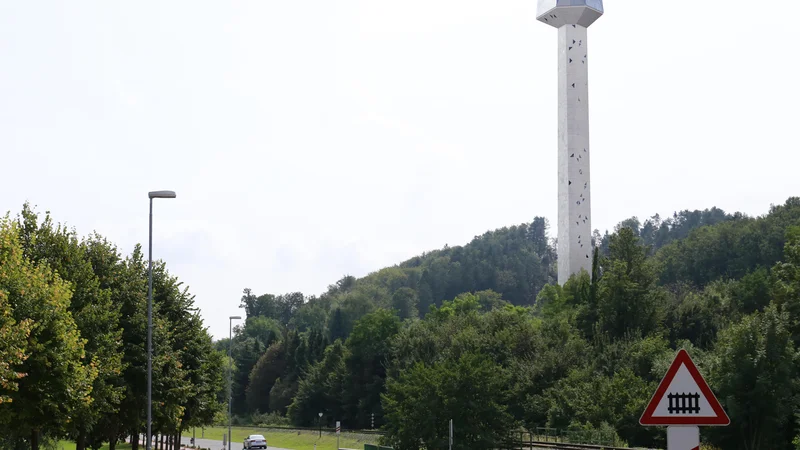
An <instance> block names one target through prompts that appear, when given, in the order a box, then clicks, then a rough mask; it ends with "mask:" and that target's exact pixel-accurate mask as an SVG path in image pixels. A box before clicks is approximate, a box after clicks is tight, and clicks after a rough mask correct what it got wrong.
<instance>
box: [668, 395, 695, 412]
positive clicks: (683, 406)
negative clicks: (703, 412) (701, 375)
mask: <svg viewBox="0 0 800 450" xmlns="http://www.w3.org/2000/svg"><path fill="white" fill-rule="evenodd" d="M667 399H668V400H669V406H668V407H667V410H668V411H669V413H670V414H700V394H698V393H696V392H695V393H694V394H684V393H681V394H669V395H667Z"/></svg>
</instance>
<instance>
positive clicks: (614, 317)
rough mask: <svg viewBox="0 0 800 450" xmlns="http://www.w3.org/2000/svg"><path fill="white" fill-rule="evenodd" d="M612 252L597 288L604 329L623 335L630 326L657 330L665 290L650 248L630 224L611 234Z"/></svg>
mask: <svg viewBox="0 0 800 450" xmlns="http://www.w3.org/2000/svg"><path fill="white" fill-rule="evenodd" d="M609 249H610V255H609V258H608V260H607V261H606V267H604V271H603V275H602V277H601V278H600V281H599V282H598V288H597V309H598V310H597V318H598V321H599V325H600V329H601V331H602V332H605V333H608V334H609V335H610V336H612V337H622V336H624V335H625V334H626V332H627V331H628V330H639V332H642V333H646V332H651V331H654V330H657V329H658V328H659V327H660V326H661V324H662V321H663V318H664V313H665V312H664V305H665V299H666V297H665V293H664V292H663V290H662V289H661V288H660V287H659V286H658V285H657V284H656V280H657V279H656V272H655V268H654V267H653V266H652V265H651V264H650V262H649V261H647V253H648V249H647V248H646V247H644V246H643V245H641V243H640V240H639V238H638V237H636V235H634V233H633V231H632V230H631V229H630V228H622V229H621V230H620V231H619V232H618V233H617V234H615V235H613V236H612V237H611V241H610V244H609Z"/></svg>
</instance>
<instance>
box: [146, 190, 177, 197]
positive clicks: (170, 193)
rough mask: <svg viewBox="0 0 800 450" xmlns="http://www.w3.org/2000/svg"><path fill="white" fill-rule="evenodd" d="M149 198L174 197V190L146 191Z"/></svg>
mask: <svg viewBox="0 0 800 450" xmlns="http://www.w3.org/2000/svg"><path fill="white" fill-rule="evenodd" d="M147 196H148V197H150V198H175V191H151V192H148V193H147Z"/></svg>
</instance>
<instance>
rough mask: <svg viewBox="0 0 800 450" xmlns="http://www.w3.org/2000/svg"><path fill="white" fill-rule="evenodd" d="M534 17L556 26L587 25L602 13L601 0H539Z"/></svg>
mask: <svg viewBox="0 0 800 450" xmlns="http://www.w3.org/2000/svg"><path fill="white" fill-rule="evenodd" d="M536 14H537V16H536V19H537V20H539V21H541V22H544V23H546V24H548V25H551V26H554V27H556V28H561V27H562V26H564V25H580V26H582V27H588V26H589V25H591V24H593V23H594V21H595V20H597V19H599V18H600V16H602V15H603V0H539V5H538V8H537V10H536Z"/></svg>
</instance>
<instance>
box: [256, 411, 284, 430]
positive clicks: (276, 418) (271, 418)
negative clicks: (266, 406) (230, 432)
mask: <svg viewBox="0 0 800 450" xmlns="http://www.w3.org/2000/svg"><path fill="white" fill-rule="evenodd" d="M250 420H251V421H252V423H253V425H256V426H259V427H266V426H288V425H289V418H288V417H284V416H282V415H280V413H278V412H277V411H272V412H270V413H264V414H261V413H259V412H258V411H256V412H255V413H253V415H251V416H250Z"/></svg>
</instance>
